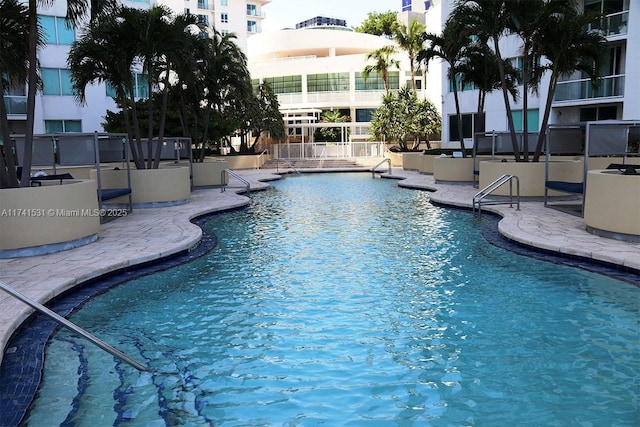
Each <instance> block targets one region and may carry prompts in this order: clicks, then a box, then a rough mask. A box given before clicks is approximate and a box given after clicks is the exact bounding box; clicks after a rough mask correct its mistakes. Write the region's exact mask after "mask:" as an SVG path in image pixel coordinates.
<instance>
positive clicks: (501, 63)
mask: <svg viewBox="0 0 640 427" xmlns="http://www.w3.org/2000/svg"><path fill="white" fill-rule="evenodd" d="M498 40H499V37H497V36H496V37H494V38H493V45H494V49H495V53H496V58H497V59H498V70H499V72H500V86H502V97H503V99H504V107H505V108H506V110H507V121H508V123H509V133H510V134H511V145H512V147H513V154H514V157H515V160H516V161H517V162H519V161H520V149H519V148H518V139H517V138H516V131H515V127H514V125H513V116H512V115H511V104H510V103H509V90H508V88H507V80H506V77H505V71H504V60H503V59H502V54H501V53H500V47H499V46H498Z"/></svg>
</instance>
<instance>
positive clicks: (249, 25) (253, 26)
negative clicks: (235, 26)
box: [247, 21, 258, 33]
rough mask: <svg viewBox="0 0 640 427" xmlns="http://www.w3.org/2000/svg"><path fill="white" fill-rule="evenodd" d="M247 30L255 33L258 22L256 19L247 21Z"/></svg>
mask: <svg viewBox="0 0 640 427" xmlns="http://www.w3.org/2000/svg"><path fill="white" fill-rule="evenodd" d="M247 31H248V32H250V33H257V32H258V23H257V22H256V21H247Z"/></svg>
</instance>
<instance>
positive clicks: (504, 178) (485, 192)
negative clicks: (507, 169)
mask: <svg viewBox="0 0 640 427" xmlns="http://www.w3.org/2000/svg"><path fill="white" fill-rule="evenodd" d="M514 180H515V181H516V197H517V207H516V210H518V211H519V210H520V178H518V177H517V176H515V175H509V174H504V175H501V176H500V177H499V178H498V179H496V180H495V181H493V182H492V183H491V184H489V185H487V186H486V187H484V188H483V189H482V190H480V191H478V192H477V193H476V194H475V195H474V196H473V202H472V203H473V208H472V209H473V212H474V213H475V211H476V203H477V205H478V214H481V213H482V201H483V200H484V199H485V197H487V196H489V195H490V194H491V193H493V192H494V191H496V190H497V189H498V188H500V187H502V186H503V185H504V184H506V183H507V182H508V183H509V207H510V208H512V207H513V181H514ZM506 203H507V202H500V201H492V202H486V203H485V204H489V205H499V204H506Z"/></svg>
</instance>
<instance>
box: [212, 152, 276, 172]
mask: <svg viewBox="0 0 640 427" xmlns="http://www.w3.org/2000/svg"><path fill="white" fill-rule="evenodd" d="M214 159H216V160H224V161H226V162H227V168H228V169H260V168H261V167H262V165H264V163H265V162H266V161H267V157H266V156H259V155H257V154H250V155H245V156H224V157H215V158H214Z"/></svg>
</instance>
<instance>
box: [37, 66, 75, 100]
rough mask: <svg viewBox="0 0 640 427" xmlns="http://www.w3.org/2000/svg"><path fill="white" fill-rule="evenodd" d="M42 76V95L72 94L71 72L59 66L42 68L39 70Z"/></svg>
mask: <svg viewBox="0 0 640 427" xmlns="http://www.w3.org/2000/svg"><path fill="white" fill-rule="evenodd" d="M40 75H41V76H42V83H43V89H42V93H43V94H44V95H55V96H73V95H74V92H73V85H72V83H71V72H70V71H69V70H65V69H60V68H42V69H41V70H40Z"/></svg>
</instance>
